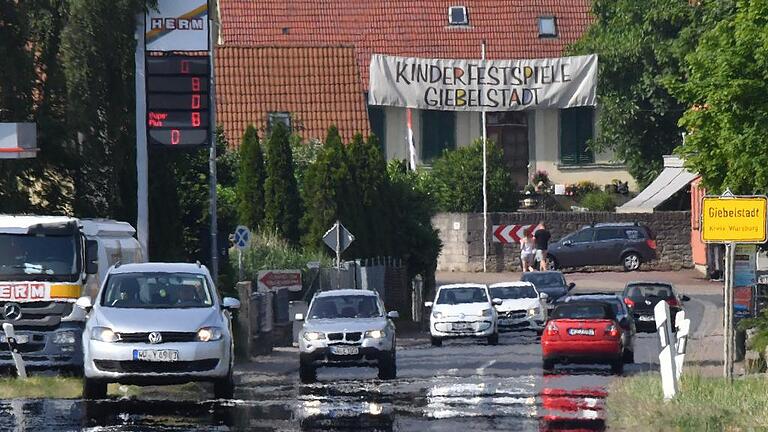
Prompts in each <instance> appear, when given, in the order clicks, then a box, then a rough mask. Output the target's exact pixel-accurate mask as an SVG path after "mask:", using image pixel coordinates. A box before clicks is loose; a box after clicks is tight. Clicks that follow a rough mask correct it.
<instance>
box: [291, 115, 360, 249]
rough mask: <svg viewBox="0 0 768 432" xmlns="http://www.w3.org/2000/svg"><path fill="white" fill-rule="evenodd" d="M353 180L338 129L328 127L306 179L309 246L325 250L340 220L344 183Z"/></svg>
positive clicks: (306, 243) (305, 239)
mask: <svg viewBox="0 0 768 432" xmlns="http://www.w3.org/2000/svg"><path fill="white" fill-rule="evenodd" d="M347 178H349V167H348V166H347V160H346V152H345V151H344V145H343V144H342V141H341V135H339V130H338V129H337V128H336V126H331V127H329V128H328V133H327V135H326V138H325V142H324V144H323V147H322V149H321V150H320V152H319V153H318V155H317V159H316V160H315V162H314V163H313V164H311V165H310V167H309V169H308V170H307V173H306V175H305V179H304V204H305V206H306V211H305V213H304V216H303V217H302V219H301V224H302V228H303V231H304V235H303V238H302V243H303V244H304V246H305V247H307V248H309V249H312V250H318V249H321V248H324V246H323V243H322V237H323V234H325V232H326V231H327V230H328V229H329V228H330V227H331V226H332V225H333V224H334V223H335V222H336V219H337V218H339V216H340V213H339V199H341V198H340V197H341V196H343V192H344V182H345V180H346V179H347Z"/></svg>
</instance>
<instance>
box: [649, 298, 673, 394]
mask: <svg viewBox="0 0 768 432" xmlns="http://www.w3.org/2000/svg"><path fill="white" fill-rule="evenodd" d="M653 315H654V318H655V319H656V331H657V332H658V333H659V342H660V346H661V350H660V352H659V366H660V371H661V386H662V388H663V390H664V400H671V399H673V398H674V397H675V395H676V394H677V378H676V375H677V370H676V368H675V364H674V361H673V358H672V346H671V345H670V341H671V336H672V325H671V323H670V319H669V304H668V303H667V302H666V301H660V302H658V303H657V304H656V306H655V307H654V308H653Z"/></svg>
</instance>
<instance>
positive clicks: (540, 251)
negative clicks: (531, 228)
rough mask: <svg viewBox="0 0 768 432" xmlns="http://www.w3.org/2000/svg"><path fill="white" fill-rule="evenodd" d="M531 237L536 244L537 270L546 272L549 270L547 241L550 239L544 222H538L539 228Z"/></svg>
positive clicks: (550, 236) (550, 235)
mask: <svg viewBox="0 0 768 432" xmlns="http://www.w3.org/2000/svg"><path fill="white" fill-rule="evenodd" d="M533 237H534V239H535V242H536V259H537V260H539V270H541V271H546V270H547V269H548V268H549V263H548V262H547V249H548V248H549V239H551V238H552V234H550V232H549V230H547V226H546V225H544V221H540V222H539V226H538V228H537V229H536V232H535V233H533Z"/></svg>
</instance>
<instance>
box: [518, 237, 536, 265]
mask: <svg viewBox="0 0 768 432" xmlns="http://www.w3.org/2000/svg"><path fill="white" fill-rule="evenodd" d="M532 231H533V230H526V231H525V237H523V238H522V239H520V265H521V266H522V267H523V273H526V272H531V271H533V270H534V269H533V261H534V258H535V257H536V244H535V241H534V239H533V232H532Z"/></svg>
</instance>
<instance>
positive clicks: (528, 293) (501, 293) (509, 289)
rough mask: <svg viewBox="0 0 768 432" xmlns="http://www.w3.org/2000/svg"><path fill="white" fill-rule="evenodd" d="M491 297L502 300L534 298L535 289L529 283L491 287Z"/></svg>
mask: <svg viewBox="0 0 768 432" xmlns="http://www.w3.org/2000/svg"><path fill="white" fill-rule="evenodd" d="M491 297H492V298H498V299H502V300H511V299H524V298H536V297H538V296H537V295H536V290H535V289H534V288H533V286H531V285H523V286H505V287H491Z"/></svg>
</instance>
